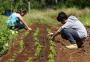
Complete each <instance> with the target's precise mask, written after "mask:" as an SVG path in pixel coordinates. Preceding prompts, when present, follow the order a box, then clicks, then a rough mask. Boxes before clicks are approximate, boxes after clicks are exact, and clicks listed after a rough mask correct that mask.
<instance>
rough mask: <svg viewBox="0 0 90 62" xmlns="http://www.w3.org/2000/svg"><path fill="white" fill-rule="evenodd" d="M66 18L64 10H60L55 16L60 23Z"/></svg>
mask: <svg viewBox="0 0 90 62" xmlns="http://www.w3.org/2000/svg"><path fill="white" fill-rule="evenodd" d="M67 18H68V16H67V15H66V13H64V12H60V13H59V14H58V16H57V21H58V22H61V23H62V24H64V23H65V20H66V19H67Z"/></svg>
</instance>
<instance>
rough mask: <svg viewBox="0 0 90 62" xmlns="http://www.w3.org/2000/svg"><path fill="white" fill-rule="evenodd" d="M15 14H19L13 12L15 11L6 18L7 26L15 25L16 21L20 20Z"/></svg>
mask: <svg viewBox="0 0 90 62" xmlns="http://www.w3.org/2000/svg"><path fill="white" fill-rule="evenodd" d="M17 15H19V14H18V13H15V12H14V13H12V14H11V16H10V17H9V18H8V20H7V25H8V26H15V24H16V23H17V22H20V21H19V19H18V17H17Z"/></svg>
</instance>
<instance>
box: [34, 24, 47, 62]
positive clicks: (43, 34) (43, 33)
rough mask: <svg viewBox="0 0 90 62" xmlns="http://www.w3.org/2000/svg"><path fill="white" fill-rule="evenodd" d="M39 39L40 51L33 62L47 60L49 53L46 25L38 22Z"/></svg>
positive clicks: (45, 61)
mask: <svg viewBox="0 0 90 62" xmlns="http://www.w3.org/2000/svg"><path fill="white" fill-rule="evenodd" d="M38 27H39V35H38V38H39V41H40V44H41V45H42V49H41V52H40V54H39V57H37V58H36V60H34V61H33V62H47V60H48V54H49V42H48V38H47V26H46V25H45V24H39V25H38Z"/></svg>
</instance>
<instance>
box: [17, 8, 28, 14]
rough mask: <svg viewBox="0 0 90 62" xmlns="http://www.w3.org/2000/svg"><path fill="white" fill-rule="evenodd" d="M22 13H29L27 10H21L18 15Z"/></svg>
mask: <svg viewBox="0 0 90 62" xmlns="http://www.w3.org/2000/svg"><path fill="white" fill-rule="evenodd" d="M22 12H23V13H27V10H25V9H24V10H21V9H20V10H17V13H22Z"/></svg>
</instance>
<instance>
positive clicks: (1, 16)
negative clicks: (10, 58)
mask: <svg viewBox="0 0 90 62" xmlns="http://www.w3.org/2000/svg"><path fill="white" fill-rule="evenodd" d="M18 9H22V10H23V9H27V10H28V12H29V13H28V14H27V15H26V16H25V17H24V19H25V20H26V22H27V23H28V25H29V24H31V23H33V22H41V23H46V24H58V23H57V21H56V16H57V14H58V12H60V11H64V12H66V13H67V14H69V15H71V14H72V15H75V16H76V17H78V18H79V19H80V21H81V22H82V23H83V24H84V25H86V26H90V0H0V55H2V54H3V53H4V52H5V51H6V50H7V49H8V48H9V45H10V43H11V42H12V39H14V37H15V36H16V34H15V35H13V34H11V33H10V31H9V29H7V26H6V20H7V18H8V16H5V15H6V14H7V13H8V12H10V13H12V12H14V11H17V10H18Z"/></svg>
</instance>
